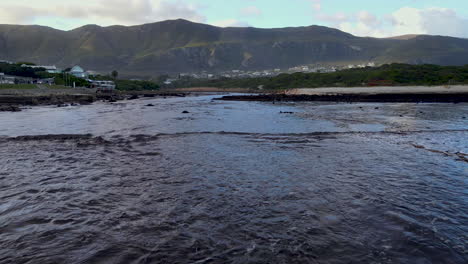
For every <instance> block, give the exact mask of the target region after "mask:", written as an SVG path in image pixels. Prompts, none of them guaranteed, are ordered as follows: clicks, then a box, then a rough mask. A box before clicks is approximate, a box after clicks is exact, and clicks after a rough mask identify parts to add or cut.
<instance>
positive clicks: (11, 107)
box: [0, 105, 21, 112]
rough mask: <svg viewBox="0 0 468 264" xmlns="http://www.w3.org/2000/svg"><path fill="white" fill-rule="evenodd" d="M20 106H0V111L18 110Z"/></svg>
mask: <svg viewBox="0 0 468 264" xmlns="http://www.w3.org/2000/svg"><path fill="white" fill-rule="evenodd" d="M20 111H21V108H19V107H17V106H13V105H6V106H0V112H20Z"/></svg>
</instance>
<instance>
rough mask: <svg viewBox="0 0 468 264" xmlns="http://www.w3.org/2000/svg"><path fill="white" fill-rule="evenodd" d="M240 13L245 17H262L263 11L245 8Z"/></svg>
mask: <svg viewBox="0 0 468 264" xmlns="http://www.w3.org/2000/svg"><path fill="white" fill-rule="evenodd" d="M240 13H241V15H243V16H261V15H262V10H260V9H259V8H258V7H256V6H248V7H246V8H243V9H242V10H241V12H240Z"/></svg>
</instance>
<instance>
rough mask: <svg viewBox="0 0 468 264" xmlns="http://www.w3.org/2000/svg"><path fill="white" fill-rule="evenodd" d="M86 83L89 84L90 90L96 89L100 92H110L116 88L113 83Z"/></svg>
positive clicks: (91, 81)
mask: <svg viewBox="0 0 468 264" xmlns="http://www.w3.org/2000/svg"><path fill="white" fill-rule="evenodd" d="M88 82H89V83H90V84H91V88H96V89H97V90H98V91H101V92H112V91H114V90H115V87H116V86H115V83H114V82H113V81H97V80H88Z"/></svg>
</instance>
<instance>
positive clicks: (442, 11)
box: [315, 7, 468, 38]
mask: <svg viewBox="0 0 468 264" xmlns="http://www.w3.org/2000/svg"><path fill="white" fill-rule="evenodd" d="M315 17H316V18H317V19H318V20H320V21H323V22H325V23H327V24H328V25H329V26H332V27H337V28H339V29H341V30H343V31H346V32H349V33H351V34H354V35H357V36H371V37H390V36H399V35H407V34H429V35H444V36H454V37H464V38H467V37H468V19H467V18H463V17H461V16H460V15H459V14H458V13H457V12H456V10H454V9H449V8H440V7H432V8H423V9H418V8H412V7H402V8H400V9H398V10H396V11H395V12H393V13H391V14H387V15H384V16H380V17H379V16H377V15H375V14H372V13H370V12H368V11H364V10H363V11H361V12H358V13H353V14H346V13H334V14H327V13H324V12H321V11H316V12H315Z"/></svg>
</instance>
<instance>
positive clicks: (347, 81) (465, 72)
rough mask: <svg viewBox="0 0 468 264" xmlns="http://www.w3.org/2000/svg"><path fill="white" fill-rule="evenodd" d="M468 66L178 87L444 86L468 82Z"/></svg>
mask: <svg viewBox="0 0 468 264" xmlns="http://www.w3.org/2000/svg"><path fill="white" fill-rule="evenodd" d="M467 84H468V65H465V66H438V65H409V64H396V63H395V64H385V65H382V66H380V67H366V68H356V69H348V70H341V71H337V72H330V73H301V72H298V73H292V74H280V75H278V76H274V77H258V78H245V79H234V78H220V79H209V80H208V79H191V78H181V79H180V80H178V81H177V82H175V83H174V87H175V88H190V87H218V88H223V89H230V88H236V89H239V88H246V89H260V90H288V89H297V88H321V87H369V86H370V87H374V86H442V85H467Z"/></svg>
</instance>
